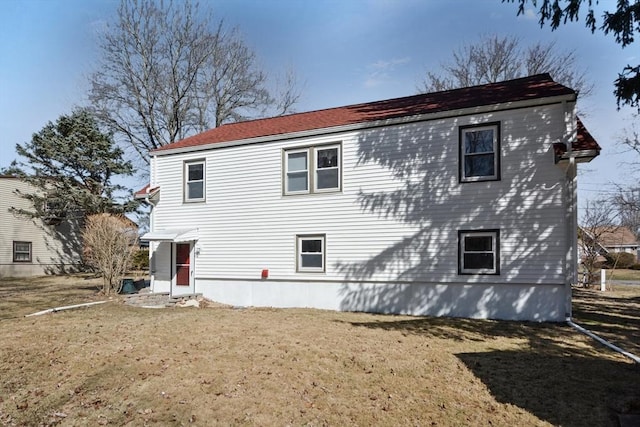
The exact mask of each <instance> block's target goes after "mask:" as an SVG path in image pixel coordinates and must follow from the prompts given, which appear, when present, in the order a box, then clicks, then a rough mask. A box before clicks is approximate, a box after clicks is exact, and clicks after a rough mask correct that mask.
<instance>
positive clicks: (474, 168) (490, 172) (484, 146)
mask: <svg viewBox="0 0 640 427" xmlns="http://www.w3.org/2000/svg"><path fill="white" fill-rule="evenodd" d="M499 179H500V126H499V124H498V123H492V124H489V125H483V126H464V127H461V128H460V181H461V182H474V181H492V180H493V181H495V180H499Z"/></svg>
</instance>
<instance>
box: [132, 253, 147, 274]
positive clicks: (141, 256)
mask: <svg viewBox="0 0 640 427" xmlns="http://www.w3.org/2000/svg"><path fill="white" fill-rule="evenodd" d="M131 267H132V268H133V269H134V270H148V269H149V249H138V250H137V251H136V252H135V253H134V254H133V259H132V261H131Z"/></svg>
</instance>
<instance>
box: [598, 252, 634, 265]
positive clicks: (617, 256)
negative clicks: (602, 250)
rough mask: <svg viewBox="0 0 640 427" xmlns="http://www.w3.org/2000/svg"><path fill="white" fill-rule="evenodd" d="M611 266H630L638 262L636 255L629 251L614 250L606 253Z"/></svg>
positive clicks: (608, 263)
mask: <svg viewBox="0 0 640 427" xmlns="http://www.w3.org/2000/svg"><path fill="white" fill-rule="evenodd" d="M605 258H607V262H606V264H607V266H608V267H609V268H629V267H631V266H632V265H634V264H635V263H636V257H635V256H633V254H630V253H627V252H612V253H609V254H607V255H605Z"/></svg>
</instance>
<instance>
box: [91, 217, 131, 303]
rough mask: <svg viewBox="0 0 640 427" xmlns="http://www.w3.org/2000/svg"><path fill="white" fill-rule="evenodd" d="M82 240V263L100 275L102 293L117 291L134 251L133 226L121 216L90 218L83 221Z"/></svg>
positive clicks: (107, 293)
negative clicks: (83, 259)
mask: <svg viewBox="0 0 640 427" xmlns="http://www.w3.org/2000/svg"><path fill="white" fill-rule="evenodd" d="M82 237H83V241H84V258H85V262H86V263H87V264H88V265H90V266H91V267H93V268H95V269H96V270H98V271H99V272H100V274H101V275H102V291H103V292H104V294H105V295H109V294H110V293H111V292H119V291H120V283H121V279H122V276H123V275H124V274H125V273H126V271H127V269H128V268H129V266H130V265H131V261H132V257H133V254H134V253H135V252H136V250H137V243H138V230H137V228H136V227H135V225H134V224H133V223H132V221H130V220H129V219H127V218H126V217H124V216H121V215H111V214H96V215H91V216H89V217H88V218H87V220H86V223H85V228H84V231H83V232H82Z"/></svg>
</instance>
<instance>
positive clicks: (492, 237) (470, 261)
mask: <svg viewBox="0 0 640 427" xmlns="http://www.w3.org/2000/svg"><path fill="white" fill-rule="evenodd" d="M458 245H459V248H460V250H459V253H460V254H459V261H458V263H459V265H458V270H459V273H460V274H500V249H499V248H500V231H499V230H483V231H460V232H458Z"/></svg>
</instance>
